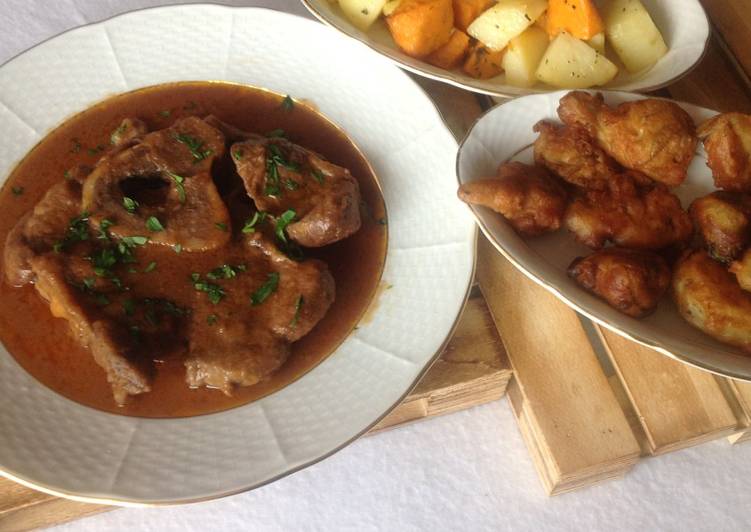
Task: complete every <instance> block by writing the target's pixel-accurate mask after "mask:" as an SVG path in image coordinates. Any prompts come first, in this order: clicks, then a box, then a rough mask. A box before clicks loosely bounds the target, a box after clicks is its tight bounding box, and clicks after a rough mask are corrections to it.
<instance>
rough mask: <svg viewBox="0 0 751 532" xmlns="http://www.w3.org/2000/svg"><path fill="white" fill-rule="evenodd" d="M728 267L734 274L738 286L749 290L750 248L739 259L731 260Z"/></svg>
mask: <svg viewBox="0 0 751 532" xmlns="http://www.w3.org/2000/svg"><path fill="white" fill-rule="evenodd" d="M728 269H729V270H730V272H731V273H733V274H734V275H735V280H736V281H738V284H739V285H740V287H741V288H743V289H744V290H748V291H749V292H751V248H750V249H747V250H746V251H745V253H743V255H742V256H741V258H740V259H739V260H736V261H734V262H732V263H731V264H730V268H728Z"/></svg>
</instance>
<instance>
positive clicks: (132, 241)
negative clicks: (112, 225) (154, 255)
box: [120, 236, 149, 247]
mask: <svg viewBox="0 0 751 532" xmlns="http://www.w3.org/2000/svg"><path fill="white" fill-rule="evenodd" d="M148 241H149V237H147V236H124V237H122V238H121V239H120V242H122V243H123V244H125V245H126V246H128V247H133V246H143V245H145V244H146V242H148Z"/></svg>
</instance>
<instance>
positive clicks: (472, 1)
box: [453, 0, 493, 31]
mask: <svg viewBox="0 0 751 532" xmlns="http://www.w3.org/2000/svg"><path fill="white" fill-rule="evenodd" d="M453 2H454V26H456V27H457V28H459V29H460V30H462V31H467V28H468V27H469V25H470V24H472V23H473V22H474V21H475V19H476V18H477V17H478V16H480V13H482V12H483V11H485V10H486V9H488V8H489V7H490V6H492V5H493V0H453Z"/></svg>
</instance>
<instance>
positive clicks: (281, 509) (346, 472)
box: [0, 0, 751, 532]
mask: <svg viewBox="0 0 751 532" xmlns="http://www.w3.org/2000/svg"><path fill="white" fill-rule="evenodd" d="M167 3H185V2H176V1H170V2H165V1H160V0H0V63H3V62H5V61H6V60H8V59H9V58H11V57H13V56H14V55H16V54H18V53H20V52H22V51H23V50H25V49H26V48H28V47H30V46H32V45H34V44H36V43H38V42H40V41H42V40H44V39H47V38H49V37H51V36H53V35H56V34H58V33H60V32H61V31H63V30H66V29H68V28H72V27H74V26H78V25H81V24H85V23H87V22H93V21H97V20H101V19H103V18H108V17H111V16H112V15H115V14H117V13H122V12H125V11H129V10H132V9H138V8H143V7H148V6H155V5H160V4H167ZM223 3H225V4H231V5H237V6H239V5H263V6H266V7H273V8H276V9H280V10H285V11H290V12H294V13H298V14H305V9H304V8H303V7H302V6H301V5H299V4H298V3H297V2H296V1H295V0H277V1H274V0H265V1H264V0H245V1H243V0H233V1H225V2H223ZM750 528H751V443H749V444H746V445H740V446H735V447H732V446H730V445H729V444H728V443H727V442H726V441H724V440H721V441H717V442H713V443H709V444H705V445H701V446H699V447H695V448H692V449H688V450H684V451H680V452H676V453H671V454H669V455H666V456H662V457H658V458H652V459H645V460H643V461H641V462H639V463H638V464H637V465H636V467H635V468H634V469H633V470H632V471H631V472H630V473H629V474H628V475H627V476H626V477H625V478H623V479H621V480H615V481H610V482H607V483H604V484H601V485H597V486H593V487H590V488H587V489H584V490H580V491H577V492H574V493H570V494H567V495H563V496H559V497H554V498H548V497H547V496H546V495H545V494H544V492H543V489H542V486H541V484H540V481H539V480H538V478H537V474H536V473H535V471H534V468H533V465H532V462H531V459H530V458H529V455H528V454H527V450H526V448H525V446H524V443H523V441H522V439H521V437H520V435H519V431H518V429H517V427H516V423H515V421H514V419H513V416H512V414H511V411H510V410H509V406H508V405H507V404H506V402H505V400H502V401H499V402H495V403H492V404H488V405H485V406H481V407H477V408H473V409H471V410H468V411H464V412H460V413H458V414H453V415H450V416H444V417H440V418H436V419H432V420H428V421H424V422H421V423H417V424H413V425H410V426H407V427H403V428H400V429H396V430H393V431H389V432H386V433H382V434H379V435H376V436H373V437H367V438H364V439H361V440H360V441H358V442H356V443H354V444H353V445H351V446H349V447H348V448H346V449H345V450H343V451H341V452H340V453H338V454H336V455H334V456H333V457H331V458H329V459H328V460H325V461H323V462H321V463H319V464H317V465H315V466H313V467H310V468H308V469H305V470H303V471H301V472H299V473H296V474H295V475H292V476H290V477H287V478H284V479H282V480H280V481H278V482H275V483H273V484H271V485H269V486H266V487H263V488H261V489H258V490H255V491H252V492H250V493H244V494H241V495H236V496H234V497H229V498H226V499H222V500H218V501H212V502H207V503H201V504H195V505H190V506H179V507H166V508H148V509H140V508H125V509H118V510H115V511H111V512H107V513H103V514H100V515H96V516H93V517H89V518H86V519H81V520H78V521H74V522H72V523H69V524H66V525H62V526H59V527H57V528H56V530H81V531H86V530H92V531H93V530H126V529H127V530H153V531H167V530H211V531H212V532H221V531H230V530H243V529H249V530H326V531H329V530H431V531H437V530H473V531H474V530H506V529H513V530H548V529H550V530H553V529H556V530H560V529H562V530H587V529H597V530H599V529H608V530H635V529H640V530H676V531H678V530H695V529H702V530H714V531H718V530H741V529H746V530H748V529H750Z"/></svg>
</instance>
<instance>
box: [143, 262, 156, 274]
mask: <svg viewBox="0 0 751 532" xmlns="http://www.w3.org/2000/svg"><path fill="white" fill-rule="evenodd" d="M155 269H156V261H154V260H152V261H151V262H149V264H148V266H146V267H145V268H144V269H143V273H149V272H153V271H154V270H155Z"/></svg>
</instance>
